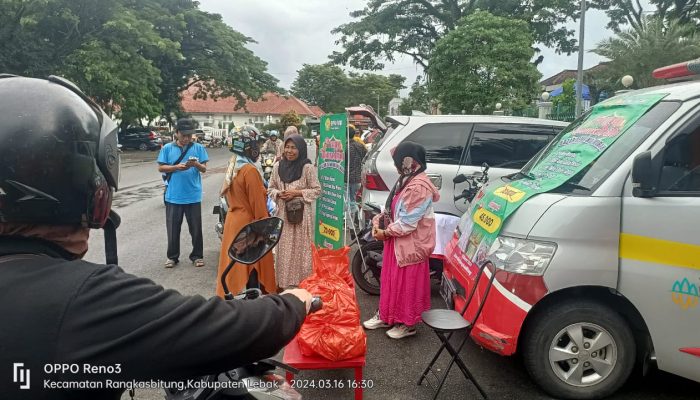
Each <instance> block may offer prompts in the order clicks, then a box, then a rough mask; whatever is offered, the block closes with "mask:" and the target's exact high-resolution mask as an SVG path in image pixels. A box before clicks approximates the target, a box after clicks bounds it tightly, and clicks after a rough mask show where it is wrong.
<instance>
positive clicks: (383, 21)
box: [330, 0, 578, 70]
mask: <svg viewBox="0 0 700 400" xmlns="http://www.w3.org/2000/svg"><path fill="white" fill-rule="evenodd" d="M479 10H484V11H489V12H491V13H493V14H495V15H498V16H503V17H509V18H516V19H520V20H521V21H525V22H526V23H527V24H528V28H529V32H530V34H531V36H532V37H534V41H535V42H537V43H541V44H543V45H545V46H550V47H554V48H555V49H556V50H557V52H563V53H566V54H570V53H571V52H572V51H574V50H575V45H576V40H574V39H573V34H574V31H572V30H569V29H566V27H565V26H563V24H564V23H567V22H569V21H571V19H572V18H573V19H576V18H577V17H578V6H577V4H576V3H575V2H573V1H564V0H538V1H534V2H533V1H530V0H468V1H465V0H388V1H387V0H369V1H368V4H367V6H366V7H365V8H364V9H362V10H357V11H354V12H352V13H350V16H351V17H353V18H355V19H357V20H355V21H352V22H349V23H346V24H343V25H340V26H338V27H337V28H335V29H334V30H333V31H332V33H335V34H340V35H341V37H340V39H339V40H337V41H336V43H337V44H340V45H341V46H343V51H342V52H334V53H333V54H332V55H331V56H330V58H331V60H333V62H335V63H337V64H344V65H350V66H352V67H355V68H359V69H366V70H372V69H375V70H377V69H382V68H383V67H384V61H389V62H393V61H394V60H395V59H396V56H408V57H411V58H412V59H413V61H414V62H415V63H416V64H418V65H420V66H421V67H423V68H424V69H426V68H427V66H428V60H429V59H430V57H431V55H432V52H433V50H434V47H435V44H436V43H437V41H438V40H439V39H440V38H442V37H443V36H444V35H445V34H447V33H448V32H450V31H451V30H453V29H455V27H457V26H458V24H459V21H460V20H461V19H462V18H463V17H465V16H468V15H471V14H473V13H475V12H477V11H479Z"/></svg>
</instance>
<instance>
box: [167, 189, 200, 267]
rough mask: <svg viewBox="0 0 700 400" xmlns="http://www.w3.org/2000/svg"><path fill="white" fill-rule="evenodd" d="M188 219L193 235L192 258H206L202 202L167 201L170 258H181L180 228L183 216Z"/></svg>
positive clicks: (177, 259) (176, 259)
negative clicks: (179, 202) (182, 202)
mask: <svg viewBox="0 0 700 400" xmlns="http://www.w3.org/2000/svg"><path fill="white" fill-rule="evenodd" d="M183 215H184V216H185V218H186V219H187V227H188V228H189V229H190V236H192V253H190V260H192V261H194V260H199V259H202V258H204V241H203V239H202V203H192V204H173V203H168V202H166V203H165V226H166V229H167V231H168V258H169V259H171V260H175V261H179V259H180V230H181V229H182V216H183Z"/></svg>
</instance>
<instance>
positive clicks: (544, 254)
mask: <svg viewBox="0 0 700 400" xmlns="http://www.w3.org/2000/svg"><path fill="white" fill-rule="evenodd" d="M556 250H557V245H556V243H551V242H538V241H535V240H525V239H516V238H512V237H508V236H499V237H498V238H496V241H495V242H493V245H491V250H490V251H489V261H491V262H492V263H493V265H495V266H496V268H497V269H502V270H504V271H508V272H513V273H516V274H523V275H537V276H541V275H542V274H544V271H545V270H546V269H547V266H548V265H549V262H550V261H551V260H552V257H554V252H555V251H556Z"/></svg>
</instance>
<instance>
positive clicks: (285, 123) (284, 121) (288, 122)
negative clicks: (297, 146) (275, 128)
mask: <svg viewBox="0 0 700 400" xmlns="http://www.w3.org/2000/svg"><path fill="white" fill-rule="evenodd" d="M303 123H304V120H302V118H301V117H300V116H299V114H297V112H296V111H294V110H289V111H287V112H286V113H284V114H282V117H280V125H281V127H282V129H281V130H282V132H281V133H284V131H285V130H286V129H287V128H288V127H290V126H296V127H297V129H300V128H301V125H302V124H303Z"/></svg>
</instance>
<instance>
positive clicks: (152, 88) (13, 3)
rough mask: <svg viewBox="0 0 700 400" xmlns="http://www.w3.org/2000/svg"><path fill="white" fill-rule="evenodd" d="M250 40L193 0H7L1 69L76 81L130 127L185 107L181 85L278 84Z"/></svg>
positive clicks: (254, 92) (219, 89) (233, 91)
mask: <svg viewBox="0 0 700 400" xmlns="http://www.w3.org/2000/svg"><path fill="white" fill-rule="evenodd" d="M251 42H252V39H250V38H248V37H245V36H244V35H242V34H240V33H239V32H236V31H235V30H233V29H232V28H231V27H229V26H227V25H226V24H224V23H223V21H222V19H221V16H220V15H217V14H209V13H206V12H204V11H201V10H199V9H198V3H197V2H196V1H190V0H177V1H176V0H139V1H135V0H32V1H27V0H0V71H2V72H8V73H14V74H18V75H25V76H33V77H46V76H48V75H51V74H54V75H62V76H65V77H66V78H68V79H70V80H72V81H74V82H75V83H76V84H78V86H80V87H81V89H82V90H83V91H85V92H86V93H87V94H88V95H89V96H91V97H92V98H94V99H95V100H96V101H97V102H98V103H99V104H100V105H101V106H102V107H104V108H105V109H106V110H107V111H108V112H110V113H111V114H112V115H115V116H117V117H118V118H120V119H121V120H122V124H123V125H128V124H129V123H132V122H137V121H138V120H140V119H142V118H144V119H153V118H155V117H157V116H164V117H166V118H170V115H171V114H176V115H179V114H181V113H180V108H179V107H180V97H179V96H180V93H181V91H182V90H184V89H186V88H188V87H190V86H194V87H196V88H197V91H196V97H199V98H206V97H215V98H216V97H220V96H235V97H237V98H238V99H239V105H243V102H244V99H245V97H246V96H249V97H252V98H258V97H259V96H260V95H262V93H264V92H265V91H267V90H275V89H277V87H276V84H277V80H276V79H275V78H274V77H272V76H271V75H269V74H268V73H267V72H266V63H265V62H264V61H262V60H261V59H260V58H258V57H256V56H255V55H254V54H253V53H252V52H251V51H250V50H248V49H247V48H246V45H247V44H249V43H251Z"/></svg>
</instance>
